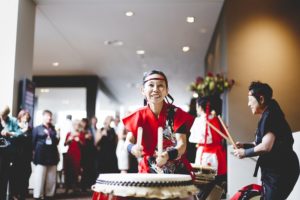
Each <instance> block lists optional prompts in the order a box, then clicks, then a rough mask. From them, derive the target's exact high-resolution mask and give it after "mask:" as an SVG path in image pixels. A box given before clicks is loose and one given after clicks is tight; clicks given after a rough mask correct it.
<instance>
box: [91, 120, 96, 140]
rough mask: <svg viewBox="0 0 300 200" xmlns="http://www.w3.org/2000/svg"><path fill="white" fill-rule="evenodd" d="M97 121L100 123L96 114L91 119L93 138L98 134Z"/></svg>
mask: <svg viewBox="0 0 300 200" xmlns="http://www.w3.org/2000/svg"><path fill="white" fill-rule="evenodd" d="M97 123H98V119H97V117H96V116H94V117H92V118H91V120H90V124H91V125H90V130H91V132H92V135H93V138H94V139H95V135H96V132H97V129H98V128H97Z"/></svg>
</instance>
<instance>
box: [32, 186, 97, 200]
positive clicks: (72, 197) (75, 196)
mask: <svg viewBox="0 0 300 200" xmlns="http://www.w3.org/2000/svg"><path fill="white" fill-rule="evenodd" d="M92 196H93V193H92V191H87V192H72V191H70V192H69V193H68V194H66V193H65V190H64V189H62V188H58V189H57V190H56V194H55V197H54V199H61V200H63V199H66V200H91V199H92ZM26 200H33V197H32V191H30V195H29V198H26Z"/></svg>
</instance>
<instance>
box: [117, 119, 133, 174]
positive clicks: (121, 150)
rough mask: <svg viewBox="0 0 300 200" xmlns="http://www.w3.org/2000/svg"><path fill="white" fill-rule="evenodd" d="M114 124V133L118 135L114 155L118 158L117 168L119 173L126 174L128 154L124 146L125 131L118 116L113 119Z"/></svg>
mask: <svg viewBox="0 0 300 200" xmlns="http://www.w3.org/2000/svg"><path fill="white" fill-rule="evenodd" d="M114 122H115V132H116V133H117V135H118V144H117V149H116V155H117V158H118V168H119V170H120V171H121V173H127V171H128V170H129V153H128V151H127V148H126V146H125V139H126V135H127V131H126V129H125V127H124V125H123V123H122V122H121V121H120V117H119V116H116V117H115V120H114Z"/></svg>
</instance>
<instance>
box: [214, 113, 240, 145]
mask: <svg viewBox="0 0 300 200" xmlns="http://www.w3.org/2000/svg"><path fill="white" fill-rule="evenodd" d="M218 119H219V120H220V122H221V124H222V126H223V128H224V130H225V132H226V134H227V135H228V137H229V140H230V142H231V144H232V145H233V148H234V149H237V146H236V144H235V142H234V141H233V138H232V137H231V135H230V133H229V131H228V129H227V127H226V126H225V123H224V121H223V119H222V117H221V116H220V115H218Z"/></svg>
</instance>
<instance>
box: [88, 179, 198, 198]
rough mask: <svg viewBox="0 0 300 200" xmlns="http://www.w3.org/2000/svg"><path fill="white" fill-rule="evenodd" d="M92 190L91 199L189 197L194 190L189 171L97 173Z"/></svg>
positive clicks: (193, 193)
mask: <svg viewBox="0 0 300 200" xmlns="http://www.w3.org/2000/svg"><path fill="white" fill-rule="evenodd" d="M92 190H93V191H94V193H93V198H92V199H93V200H130V199H133V200H134V199H182V200H189V199H193V195H196V194H197V193H198V189H197V188H196V187H195V185H194V184H193V182H192V179H191V177H190V176H189V175H178V174H101V175H100V176H99V177H98V179H97V181H96V184H95V185H93V186H92Z"/></svg>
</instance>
